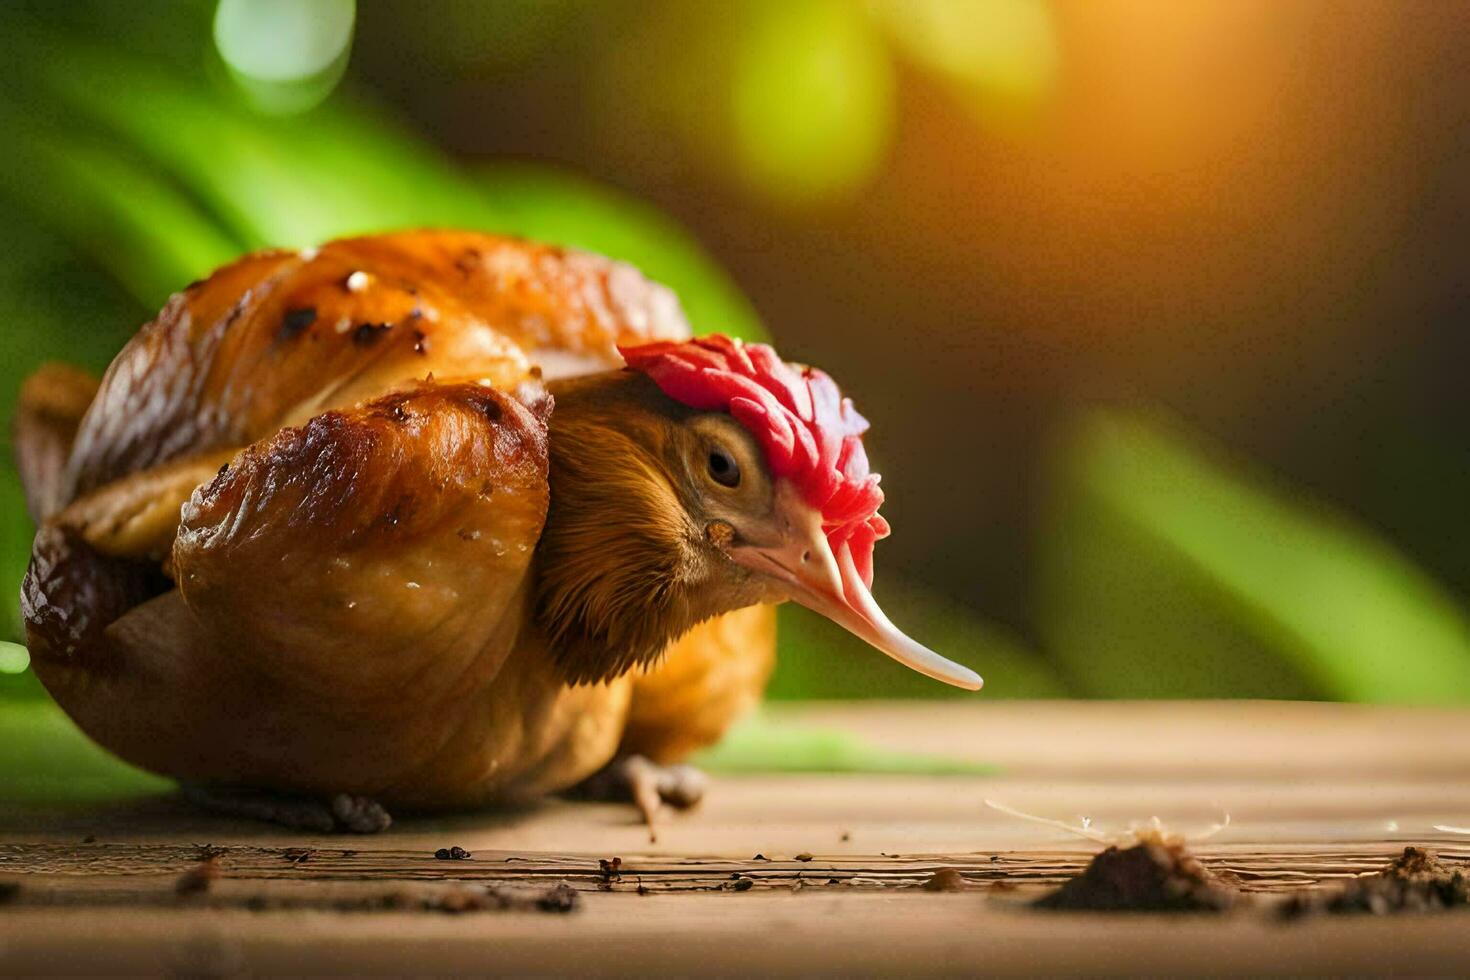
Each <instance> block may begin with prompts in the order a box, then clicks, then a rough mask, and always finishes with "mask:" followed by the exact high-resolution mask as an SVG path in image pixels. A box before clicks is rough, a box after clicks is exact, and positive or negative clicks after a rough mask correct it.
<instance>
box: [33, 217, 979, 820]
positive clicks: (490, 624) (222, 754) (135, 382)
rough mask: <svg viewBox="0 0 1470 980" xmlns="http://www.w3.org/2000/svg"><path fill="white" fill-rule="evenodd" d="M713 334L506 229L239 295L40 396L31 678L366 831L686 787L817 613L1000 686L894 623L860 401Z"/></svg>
mask: <svg viewBox="0 0 1470 980" xmlns="http://www.w3.org/2000/svg"><path fill="white" fill-rule="evenodd" d="M688 337H689V330H688V327H687V325H686V323H685V321H684V319H683V315H682V313H681V312H680V309H679V305H678V303H677V301H676V299H675V298H674V296H673V294H672V293H670V292H669V291H668V290H667V289H666V288H664V287H662V286H659V285H656V284H653V283H650V282H648V281H647V280H645V279H644V278H643V277H642V276H641V275H639V274H638V273H637V272H636V271H635V270H633V269H632V268H630V267H628V266H626V265H622V264H619V263H615V262H610V261H608V260H605V259H602V258H599V257H596V256H592V255H587V254H583V253H578V252H573V251H564V250H561V249H556V248H549V247H544V246H539V245H534V244H529V243H525V242H520V241H514V240H508V239H503V238H495V237H490V236H485V235H480V234H472V233H462V232H449V231H422V232H405V233H398V234H389V235H381V236H372V237H363V238H356V239H347V240H341V241H336V242H333V243H331V244H328V245H325V246H323V247H321V248H320V249H313V250H307V251H301V252H295V251H284V250H278V251H270V252H263V253H259V254H255V255H251V256H247V257H246V258H243V259H241V260H239V261H237V262H235V263H234V264H232V265H229V266H226V267H225V268H222V269H220V270H219V271H217V272H216V273H215V274H214V275H212V276H211V277H210V278H209V279H207V280H205V281H203V282H199V283H195V284H193V285H191V286H189V287H187V288H186V289H185V290H184V291H183V292H181V293H179V294H177V295H175V296H174V297H173V298H172V299H171V300H170V302H169V303H168V305H167V306H165V308H164V309H163V311H162V312H161V313H160V314H159V316H158V317H157V318H156V319H155V320H153V321H152V322H151V323H149V324H148V325H146V326H145V327H144V328H143V329H142V330H141V331H140V332H139V334H138V335H137V336H136V337H135V338H134V339H133V340H132V341H131V342H130V343H129V344H128V345H127V346H126V347H125V348H124V349H123V351H122V352H121V353H120V354H119V355H118V357H117V358H116V360H115V361H114V362H113V364H112V366H111V367H110V368H109V370H108V371H107V374H106V376H105V377H104V378H103V379H102V380H101V382H100V383H99V382H97V381H95V380H93V379H91V378H89V377H88V376H86V375H85V374H83V373H81V372H79V371H76V370H75V369H71V368H65V367H61V366H52V367H48V368H44V369H43V370H42V371H40V372H39V373H38V374H37V375H35V376H34V377H32V378H31V379H29V380H28V381H27V383H26V385H25V386H24V388H23V390H22V392H21V398H20V403H19V407H18V411H17V423H16V427H17V431H16V438H15V442H16V447H17V460H18V465H19V467H20V469H21V475H22V479H23V482H24V485H25V489H26V497H27V501H28V504H29V506H30V508H31V510H32V514H33V516H34V517H35V519H36V521H37V524H38V528H39V529H38V531H37V534H36V539H35V544H34V550H33V556H32V561H31V566H30V569H29V572H28V574H27V577H26V579H25V584H24V586H23V590H22V609H23V613H24V617H25V622H26V629H27V634H28V638H29V642H30V647H31V651H32V658H33V662H34V664H35V669H36V672H37V674H38V676H39V677H40V679H41V680H42V682H43V683H44V684H45V685H46V687H47V688H48V690H49V691H50V692H51V693H52V695H53V696H54V697H55V699H56V700H57V702H58V703H59V704H60V705H61V706H62V707H63V708H64V709H65V710H66V711H67V712H68V714H70V715H71V717H72V718H73V719H75V721H76V722H77V724H78V725H79V726H80V727H81V728H82V729H83V730H84V731H85V732H87V733H88V734H89V735H90V736H91V737H92V738H94V739H95V740H96V741H97V742H99V743H101V744H102V745H103V746H105V747H107V748H108V749H110V750H112V751H113V752H115V753H116V754H118V755H119V756H121V757H122V758H124V759H126V760H128V761H130V762H132V763H134V764H136V765H139V766H141V767H143V768H145V769H148V770H151V771H154V772H157V773H161V774H164V775H167V776H170V777H173V778H175V779H177V780H179V781H180V782H181V783H183V784H184V785H185V786H186V787H189V788H190V791H191V793H192V795H193V796H194V798H196V799H198V800H199V801H200V802H204V803H207V804H209V805H214V806H219V807H223V808H227V809H233V810H237V811H239V812H244V813H250V814H253V815H256V816H262V817H267V818H270V819H277V820H281V821H283V822H287V823H293V824H296V825H299V826H311V827H318V828H320V829H328V828H333V829H346V830H361V831H368V830H376V829H381V828H382V827H383V826H386V825H387V823H388V821H389V818H388V816H387V808H395V809H397V808H401V809H407V810H416V811H423V810H436V809H444V808H459V807H474V806H480V805H484V804H488V803H494V802H497V801H517V800H525V799H529V798H534V797H537V796H541V795H543V794H547V793H554V792H558V791H562V790H566V789H568V788H570V787H573V786H575V785H577V784H579V783H582V782H584V781H586V780H588V779H589V777H592V776H593V775H594V774H597V773H598V772H599V770H603V769H604V767H608V766H609V764H610V763H614V760H628V759H637V761H638V762H639V764H638V765H636V766H626V767H623V768H621V769H619V768H618V767H617V765H614V766H613V768H612V770H610V771H613V772H621V773H624V774H632V776H631V777H630V778H632V779H633V780H634V781H635V782H636V781H637V779H638V778H643V779H644V785H643V786H642V787H641V789H638V793H639V795H640V798H641V799H642V800H643V801H644V803H645V808H646V804H647V801H648V797H649V792H650V790H649V789H648V784H649V783H648V781H649V780H652V781H653V782H654V783H657V782H658V780H662V781H663V783H662V784H663V785H664V791H665V795H666V796H669V797H670V798H677V797H679V796H680V795H684V796H687V795H689V794H688V790H687V787H686V788H685V789H683V790H681V789H679V788H678V787H677V786H674V787H672V788H671V787H670V779H669V778H667V777H668V773H665V772H661V771H660V770H659V769H658V766H660V765H665V764H671V763H675V762H678V761H679V760H680V759H682V758H683V757H684V756H686V755H688V754H689V753H690V752H691V751H693V750H695V749H697V748H699V747H701V746H703V745H706V744H709V743H711V742H713V741H715V740H717V739H718V738H719V737H720V735H721V734H722V733H723V732H724V730H725V729H726V727H727V726H728V725H729V724H730V723H731V722H732V721H733V720H734V719H735V718H737V717H738V716H739V715H740V714H742V713H743V712H745V711H746V710H748V709H749V708H750V707H751V706H752V705H754V704H755V703H756V701H757V700H758V699H759V696H760V693H761V690H762V688H763V686H764V684H765V681H766V679H767V677H768V675H769V673H770V669H771V666H772V662H773V657H774V649H775V629H774V614H773V605H774V604H776V603H779V602H782V601H785V600H787V599H795V600H796V601H799V602H801V603H803V604H805V605H808V606H810V607H811V608H813V609H815V610H817V611H819V612H821V613H822V614H823V615H826V616H828V617H829V618H831V619H832V620H834V621H835V622H837V623H839V624H840V625H842V626H844V627H846V628H847V629H849V630H851V631H853V632H854V633H856V634H858V635H859V636H861V637H863V638H864V639H865V640H867V641H868V642H870V643H871V644H873V645H874V646H875V647H878V648H879V649H881V650H883V651H885V652H887V653H889V654H891V655H892V656H894V657H896V658H898V659H899V660H902V661H904V662H905V663H908V664H910V665H911V666H914V667H916V668H917V669H919V670H922V671H924V672H925V673H928V674H930V675H932V676H934V677H937V678H939V679H941V680H945V681H948V682H950V683H953V684H958V685H960V686H963V687H969V688H978V687H979V685H980V679H979V678H978V677H977V676H976V675H975V674H973V673H972V672H970V671H969V670H967V669H965V668H963V667H960V666H958V665H956V664H953V663H950V662H949V661H947V660H944V659H943V658H941V657H939V656H938V655H936V654H934V653H932V652H931V651H929V650H927V649H925V648H923V647H922V646H920V645H919V644H917V643H915V642H914V641H912V640H910V639H908V638H907V637H906V636H904V635H903V634H902V633H900V632H899V631H898V630H897V629H896V628H894V627H893V625H892V624H891V623H889V622H888V620H887V619H886V618H885V617H884V616H883V614H882V612H881V611H880V610H879V609H878V607H877V606H876V605H875V604H874V603H873V600H872V597H871V595H870V594H869V591H868V585H869V584H870V582H871V574H872V566H871V556H872V550H873V542H874V541H875V540H876V539H877V538H879V537H882V536H883V535H884V534H886V533H887V525H886V524H885V523H884V522H883V519H882V518H881V517H879V516H877V509H878V505H879V503H881V501H882V493H881V492H880V491H879V490H878V486H877V477H876V476H875V475H870V474H869V473H868V468H867V460H866V457H865V455H864V454H863V449H862V442H861V434H862V432H863V430H864V429H865V428H866V423H865V422H864V421H863V420H862V418H861V417H860V416H859V415H858V414H857V413H856V411H854V410H853V408H852V406H851V403H850V402H848V401H846V400H845V399H842V398H841V396H840V394H839V393H838V391H837V388H836V386H835V385H834V384H833V383H832V381H831V380H830V379H829V378H828V377H827V376H826V375H824V374H822V373H821V372H819V371H814V370H810V369H806V368H799V367H795V366H791V365H787V364H784V363H782V362H781V361H780V360H779V359H778V358H777V357H776V355H775V354H774V352H773V351H771V349H770V348H768V347H765V346H763V345H757V344H751V345H742V344H740V343H739V342H736V341H729V340H726V339H724V338H722V337H712V338H706V339H703V340H699V341H690V340H689V339H688ZM625 363H626V365H627V366H626V367H625V366H624V365H625ZM645 758H646V760H651V761H644V760H645ZM639 774H642V776H641V777H640V776H639ZM650 774H651V775H650ZM672 782H674V783H677V782H679V780H677V779H675V780H673V781H672Z"/></svg>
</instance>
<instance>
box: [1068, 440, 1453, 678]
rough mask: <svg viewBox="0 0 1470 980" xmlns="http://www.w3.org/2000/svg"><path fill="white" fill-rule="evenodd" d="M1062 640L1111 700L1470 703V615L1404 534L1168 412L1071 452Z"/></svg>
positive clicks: (1080, 672) (1074, 662)
mask: <svg viewBox="0 0 1470 980" xmlns="http://www.w3.org/2000/svg"><path fill="white" fill-rule="evenodd" d="M1058 486H1059V488H1060V489H1059V492H1058V495H1057V498H1056V500H1055V501H1054V502H1053V507H1052V517H1051V526H1050V528H1049V532H1048V533H1047V535H1046V536H1045V539H1044V541H1045V543H1044V548H1043V553H1042V587H1041V611H1042V616H1041V618H1042V624H1043V629H1044V633H1045V638H1046V640H1047V642H1048V644H1049V645H1050V648H1051V649H1052V651H1053V652H1054V653H1055V655H1056V656H1057V658H1058V660H1059V661H1061V662H1062V664H1063V665H1064V667H1065V668H1066V669H1067V670H1068V672H1069V675H1070V676H1071V677H1073V678H1075V679H1076V680H1077V682H1078V683H1079V684H1080V686H1081V687H1082V688H1083V689H1084V690H1085V691H1087V692H1088V693H1091V694H1095V695H1102V696H1119V695H1126V696H1168V697H1219V696H1254V697H1309V698H1333V699H1344V700H1357V701H1379V702H1406V703H1421V704H1433V703H1465V702H1470V620H1467V617H1466V615H1465V612H1464V610H1463V609H1461V608H1460V607H1459V606H1458V605H1457V604H1456V602H1455V601H1454V600H1453V598H1452V597H1451V596H1450V595H1449V594H1448V593H1447V592H1446V591H1445V590H1444V589H1443V588H1441V587H1440V586H1439V585H1438V584H1437V583H1435V582H1434V581H1433V580H1431V579H1430V578H1429V577H1428V576H1427V575H1425V574H1424V573H1423V572H1422V571H1421V570H1420V569H1419V568H1417V567H1416V566H1415V565H1414V564H1413V563H1412V562H1411V561H1410V560H1409V559H1408V558H1407V557H1405V556H1404V555H1403V554H1402V553H1401V552H1400V551H1398V550H1397V549H1396V548H1395V547H1393V546H1392V545H1391V544H1390V543H1388V542H1387V541H1385V540H1383V539H1382V538H1380V537H1378V536H1377V535H1375V534H1373V533H1372V532H1370V531H1369V530H1367V529H1366V528H1364V527H1361V526H1359V525H1357V524H1355V523H1354V522H1352V521H1350V520H1348V519H1347V518H1345V517H1344V516H1342V515H1340V514H1336V513H1334V512H1331V511H1329V510H1328V509H1326V508H1325V507H1323V506H1321V505H1320V504H1316V503H1313V502H1310V501H1308V500H1306V499H1305V497H1304V495H1303V494H1301V493H1300V492H1296V491H1292V490H1290V489H1287V488H1285V487H1282V486H1280V485H1278V484H1276V483H1275V482H1274V481H1271V480H1269V479H1267V478H1265V477H1263V476H1261V475H1259V474H1254V473H1251V472H1249V471H1248V470H1246V469H1245V468H1244V467H1242V466H1241V465H1239V464H1237V463H1234V462H1232V461H1229V460H1228V459H1226V458H1224V457H1223V456H1221V455H1220V454H1218V453H1214V452H1208V451H1205V450H1203V449H1201V448H1200V447H1199V445H1198V442H1197V440H1196V439H1194V438H1192V437H1191V436H1189V435H1188V434H1187V433H1186V432H1184V431H1183V430H1182V429H1181V428H1179V427H1177V426H1175V425H1172V424H1169V423H1166V422H1164V421H1162V420H1161V419H1159V418H1156V417H1150V416H1146V415H1141V414H1128V413H1122V412H1113V413H1098V414H1095V415H1093V416H1091V417H1089V418H1088V419H1086V420H1085V421H1084V422H1083V423H1082V424H1081V425H1079V426H1078V428H1077V429H1076V431H1075V432H1074V433H1072V436H1071V438H1070V439H1069V440H1068V441H1067V442H1066V443H1065V445H1064V446H1063V448H1062V450H1061V454H1060V466H1059V468H1058Z"/></svg>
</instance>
